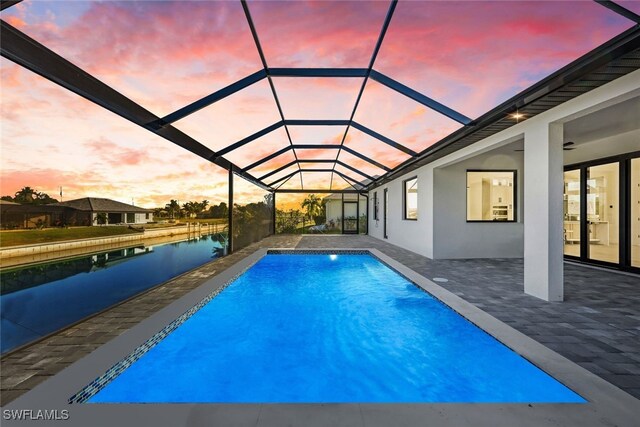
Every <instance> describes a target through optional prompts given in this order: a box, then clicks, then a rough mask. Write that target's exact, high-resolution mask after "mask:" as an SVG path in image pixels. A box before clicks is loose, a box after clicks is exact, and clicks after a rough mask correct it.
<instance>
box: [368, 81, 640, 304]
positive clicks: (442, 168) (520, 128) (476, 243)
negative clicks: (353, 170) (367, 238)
mask: <svg viewBox="0 0 640 427" xmlns="http://www.w3.org/2000/svg"><path fill="white" fill-rule="evenodd" d="M639 95H640V70H638V71H635V72H633V73H630V74H627V75H626V76H623V77H620V78H618V79H616V80H614V81H613V82H610V83H607V84H606V85H603V86H601V87H599V88H596V89H594V90H592V91H590V92H588V93H586V94H583V95H581V96H579V97H576V98H574V99H572V100H570V101H567V102H565V103H563V104H561V105H559V106H557V107H554V108H552V109H550V110H548V111H546V112H544V113H541V114H539V115H537V116H535V117H532V118H530V119H527V120H524V121H522V122H521V123H519V124H516V125H514V126H512V127H510V128H508V129H505V130H503V131H501V132H499V133H496V134H495V135H492V136H490V137H488V138H485V139H483V140H481V141H479V142H477V143H475V144H473V145H471V146H468V147H465V148H463V149H461V150H458V151H457V152H455V153H452V154H450V155H448V156H445V157H443V158H441V159H438V160H436V161H434V162H432V163H430V164H428V165H425V166H422V167H421V168H419V169H417V170H415V171H412V172H410V173H408V174H406V175H404V176H400V177H398V178H396V179H394V180H393V181H391V182H389V183H387V184H385V185H383V186H381V187H377V188H375V189H374V190H372V191H371V192H370V193H369V197H370V200H372V201H373V193H374V192H377V193H378V198H379V200H380V219H379V220H378V221H376V220H374V219H373V218H374V217H373V203H372V204H370V207H369V234H370V235H371V236H373V237H376V238H379V239H383V238H384V237H383V191H384V189H385V188H387V189H388V190H389V220H388V233H387V234H388V236H389V238H388V241H389V242H390V243H392V244H394V245H398V246H400V247H403V248H406V249H409V250H411V251H414V252H416V253H419V254H421V255H424V256H427V257H429V258H441V257H464V256H471V257H503V256H508V253H509V252H511V251H512V253H511V256H523V246H524V244H523V241H524V239H527V233H529V236H530V238H531V239H532V240H531V241H530V243H531V245H533V246H531V245H530V246H529V253H530V258H531V259H530V260H529V262H527V260H525V264H529V265H532V263H533V264H539V265H545V266H548V265H550V262H549V259H548V257H549V256H550V254H552V255H551V256H552V257H556V258H559V260H555V261H554V265H556V264H558V263H559V264H560V265H561V262H562V261H561V260H562V252H561V251H560V252H559V253H557V252H558V247H560V248H561V244H562V242H561V240H558V239H556V237H557V236H555V234H554V236H552V238H540V239H538V238H536V236H538V237H540V236H539V234H540V233H544V234H547V235H548V237H549V236H551V234H552V233H555V230H556V229H558V228H559V229H560V230H562V215H561V214H560V215H558V216H557V218H556V217H553V218H552V217H551V215H550V214H549V212H551V211H549V212H547V213H546V214H545V215H543V216H537V218H538V219H539V220H540V219H542V220H543V221H544V222H545V226H544V227H543V228H542V229H536V228H535V224H534V222H535V221H530V224H529V225H527V223H526V222H524V215H523V214H524V212H525V210H526V209H527V208H526V206H527V203H529V204H532V205H536V204H543V205H545V206H554V207H555V206H556V204H557V201H555V202H553V203H552V204H549V200H542V199H540V198H541V197H555V195H556V193H558V191H557V190H558V189H557V188H555V187H554V186H559V187H560V188H561V187H562V180H561V179H560V180H558V182H555V181H556V178H557V176H556V175H557V171H556V170H555V169H557V168H556V166H555V163H554V167H553V169H554V170H553V173H552V174H551V175H549V176H547V181H548V178H549V177H551V178H552V181H550V182H547V184H548V185H549V186H550V187H547V189H546V190H545V191H542V192H534V193H539V194H537V195H536V194H532V195H530V196H529V198H528V199H527V198H526V197H525V196H524V191H523V190H524V189H525V186H527V184H526V183H524V182H523V181H522V180H523V177H524V175H525V173H519V174H518V175H519V176H518V181H519V185H518V205H519V206H518V207H519V209H518V223H516V224H511V225H507V224H477V223H474V224H467V223H466V221H465V218H464V215H465V214H466V213H465V211H466V209H465V203H466V197H465V185H464V183H463V181H462V179H463V175H462V174H461V172H462V171H463V170H464V169H466V167H467V165H471V164H474V162H475V161H474V160H473V159H472V158H473V157H476V156H479V155H483V154H486V153H487V152H489V151H491V150H494V149H496V148H499V147H502V146H505V145H507V144H510V143H513V142H515V141H519V140H523V139H524V140H526V139H527V138H525V135H529V137H528V140H529V143H528V145H529V147H530V148H531V147H535V145H533V146H532V145H531V143H532V139H535V138H540V137H541V136H545V138H543V139H545V140H544V141H543V140H540V143H541V144H544V145H545V146H546V147H547V148H545V149H548V150H550V151H553V152H554V153H556V152H560V153H563V155H565V154H564V153H571V154H566V155H567V156H575V158H577V157H578V156H580V154H578V153H573V152H571V151H568V152H563V151H562V150H561V148H560V150H559V151H557V147H555V145H557V144H558V143H560V144H561V140H560V141H555V139H557V138H555V137H554V138H553V141H551V140H550V139H549V135H551V134H553V135H555V134H556V133H557V126H558V125H559V126H560V129H561V128H562V124H563V123H566V122H567V121H570V120H573V119H576V118H579V117H582V116H585V115H587V114H590V113H592V112H594V111H598V110H600V109H602V108H605V107H607V106H610V105H615V104H617V103H619V102H622V101H625V100H628V99H631V98H633V97H636V96H639ZM552 128H553V129H554V132H551V129H552ZM635 137H636V134H633V133H632V134H630V135H629V136H628V137H627V139H625V141H626V142H624V143H621V145H625V146H627V147H628V146H629V145H633V144H634V138H635ZM533 143H534V144H535V141H533ZM594 147H595V145H594ZM621 149H622V150H624V149H625V148H621ZM593 150H595V151H597V150H599V148H594V149H593ZM602 150H606V149H605V148H604V147H603V148H602ZM636 150H637V148H636ZM534 151H539V150H537V149H536V150H531V152H530V153H527V152H526V151H525V153H524V157H525V164H527V163H528V164H531V165H532V167H533V168H534V169H540V172H541V173H543V174H547V173H549V164H548V163H545V164H537V163H536V158H539V159H542V160H544V158H549V155H547V156H546V157H545V156H539V155H538V154H537V153H535V152H534ZM575 151H576V152H577V151H578V150H575ZM527 155H529V161H527ZM553 155H555V154H553ZM514 158H515V157H514ZM466 160H469V163H461V164H459V165H458V166H454V167H453V168H451V169H446V168H447V167H448V166H451V165H453V164H456V163H460V162H462V161H466ZM504 160H505V161H507V160H506V159H504ZM542 160H541V161H542ZM477 161H481V159H477ZM518 162H520V161H518ZM562 163H563V162H561V164H562ZM520 168H523V166H522V164H521V163H519V168H518V169H520ZM434 172H435V173H434ZM530 172H535V170H534V171H530ZM413 176H417V177H418V220H417V221H406V220H403V219H402V182H403V180H406V179H408V178H411V177H413ZM560 176H561V175H560ZM529 177H530V179H534V180H537V178H536V174H535V173H530V174H529ZM434 178H435V179H434ZM525 179H526V178H525ZM542 182H545V180H544V179H543V180H542ZM461 184H462V185H461ZM547 184H545V185H547ZM434 185H435V191H434ZM535 185H537V184H536V182H529V183H528V186H529V187H530V188H536V187H532V186H535ZM536 197H537V198H538V199H536ZM560 202H561V199H560ZM529 207H532V206H529ZM452 209H455V210H452ZM555 210H556V209H555V208H554V209H553V211H554V212H555ZM491 227H495V228H498V227H499V229H500V230H502V233H501V236H500V237H489V235H490V234H492V235H494V233H491V230H492V228H491ZM503 227H504V228H503ZM472 229H473V231H471V230H472ZM527 229H528V230H529V231H528V232H527ZM522 230H524V237H523V238H522V237H520V236H521V235H522V232H523V231H522ZM560 235H561V234H560ZM449 236H450V237H449ZM556 240H558V241H556ZM550 242H551V243H550ZM549 245H551V246H549ZM524 256H525V258H526V257H527V255H526V253H525V254H524ZM525 270H526V269H525ZM545 270H546V267H545ZM556 270H557V269H556ZM545 274H547V273H545ZM549 274H551V273H549ZM553 274H555V276H554V277H555V278H553V279H550V278H549V275H548V274H547V275H546V276H545V277H544V279H543V280H542V283H541V285H540V286H543V287H544V286H548V285H549V283H551V282H554V283H557V281H558V280H559V278H560V279H561V275H559V274H558V272H557V271H556V272H555V273H553ZM530 279H531V277H529V280H530ZM526 282H528V278H527V274H526V271H525V284H526ZM540 295H541V294H539V295H538V296H540ZM548 295H550V294H549V293H548V292H547V293H546V296H544V295H543V296H542V298H544V299H550V297H548Z"/></svg>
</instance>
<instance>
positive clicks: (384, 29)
mask: <svg viewBox="0 0 640 427" xmlns="http://www.w3.org/2000/svg"><path fill="white" fill-rule="evenodd" d="M397 4H398V0H391V3H390V4H389V10H388V11H387V15H386V16H385V18H384V22H383V24H382V29H381V30H380V35H379V36H378V40H377V41H376V45H375V47H374V48H373V53H372V54H371V60H370V61H369V66H368V67H367V73H366V74H365V76H364V79H363V80H362V85H361V86H360V91H359V92H358V96H357V97H356V102H355V105H354V106H353V111H351V116H350V117H349V124H351V123H352V122H353V118H354V117H355V115H356V111H357V110H358V105H360V99H362V94H363V93H364V88H365V87H366V86H367V80H369V76H370V75H371V70H372V69H373V64H374V63H375V62H376V58H377V57H378V52H380V47H382V41H383V40H384V36H385V35H386V34H387V30H388V29H389V24H391V18H392V17H393V12H395V10H396V6H397ZM348 133H349V126H347V128H346V129H345V131H344V135H343V136H342V141H341V142H340V146H341V147H342V146H344V141H345V140H346V139H347V134H348ZM338 157H340V150H338V154H336V160H338Z"/></svg>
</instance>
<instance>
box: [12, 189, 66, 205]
mask: <svg viewBox="0 0 640 427" xmlns="http://www.w3.org/2000/svg"><path fill="white" fill-rule="evenodd" d="M0 200H4V201H5V202H13V203H19V204H21V205H48V204H50V203H58V200H57V199H54V198H53V197H51V196H49V195H48V194H46V193H42V192H40V191H37V190H35V189H33V188H31V187H22V189H21V190H20V191H16V193H15V194H14V195H13V197H12V196H2V197H0Z"/></svg>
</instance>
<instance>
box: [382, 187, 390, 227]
mask: <svg viewBox="0 0 640 427" xmlns="http://www.w3.org/2000/svg"><path fill="white" fill-rule="evenodd" d="M388 199H389V189H388V188H385V189H384V190H382V206H383V207H382V209H383V211H382V214H383V215H384V221H383V223H382V230H383V237H384V238H385V239H388V238H389V235H388V234H387V221H388V218H387V217H388V216H389V206H388V204H389V201H388Z"/></svg>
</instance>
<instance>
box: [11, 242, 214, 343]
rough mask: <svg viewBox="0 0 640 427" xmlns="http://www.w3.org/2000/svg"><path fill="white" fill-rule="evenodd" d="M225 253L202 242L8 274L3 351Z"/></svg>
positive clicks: (120, 252)
mask: <svg viewBox="0 0 640 427" xmlns="http://www.w3.org/2000/svg"><path fill="white" fill-rule="evenodd" d="M214 236H215V235H214ZM221 249H222V246H221V244H220V242H218V240H216V239H215V238H214V237H213V236H202V237H200V238H196V239H191V240H185V241H182V242H178V243H169V244H164V245H159V246H152V247H144V246H140V247H136V248H127V249H121V250H115V251H110V252H101V253H95V254H92V255H88V256H83V257H78V258H74V259H70V260H64V261H56V262H49V263H44V264H38V265H33V266H29V267H24V268H15V269H6V270H3V271H2V272H0V281H1V286H2V288H1V289H2V292H1V294H0V305H1V310H2V311H1V312H0V314H1V323H0V327H1V331H0V333H1V339H0V348H1V350H2V352H3V353H4V352H7V351H9V350H11V349H13V348H16V347H17V346H20V345H22V344H26V343H28V342H31V341H33V340H36V339H38V338H40V337H42V336H45V335H47V334H49V333H51V332H54V331H57V330H58V329H61V328H63V327H65V326H67V325H70V324H72V323H74V322H77V321H78V320H81V319H83V318H85V317H87V316H90V315H92V314H94V313H97V312H99V311H100V310H103V309H105V308H107V307H109V306H111V305H113V304H116V303H118V302H120V301H123V300H125V299H127V298H129V297H131V296H133V295H135V294H138V293H140V292H142V291H144V290H146V289H149V288H150V287H153V286H155V285H157V284H160V283H162V282H164V281H166V280H169V279H170V278H172V277H175V276H177V275H179V274H182V273H184V272H186V271H188V270H191V269H192V268H195V267H197V266H199V265H202V264H204V263H205V262H207V261H210V260H211V259H212V258H215V257H216V256H218V254H219V253H221Z"/></svg>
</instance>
